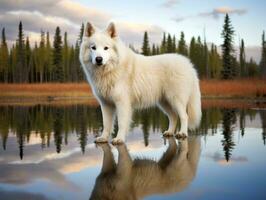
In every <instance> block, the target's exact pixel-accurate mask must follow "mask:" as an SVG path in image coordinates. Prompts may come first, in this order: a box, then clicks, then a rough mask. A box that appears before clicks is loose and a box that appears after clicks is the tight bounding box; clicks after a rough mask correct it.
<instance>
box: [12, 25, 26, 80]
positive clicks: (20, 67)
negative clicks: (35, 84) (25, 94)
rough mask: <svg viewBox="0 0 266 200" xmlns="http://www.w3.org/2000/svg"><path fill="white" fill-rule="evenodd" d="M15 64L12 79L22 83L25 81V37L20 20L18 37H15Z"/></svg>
mask: <svg viewBox="0 0 266 200" xmlns="http://www.w3.org/2000/svg"><path fill="white" fill-rule="evenodd" d="M16 52H17V64H16V70H15V72H14V73H15V77H14V80H15V81H16V82H19V83H22V82H26V77H27V71H26V69H25V39H24V33H23V26H22V22H21V21H20V22H19V28H18V39H17V51H16Z"/></svg>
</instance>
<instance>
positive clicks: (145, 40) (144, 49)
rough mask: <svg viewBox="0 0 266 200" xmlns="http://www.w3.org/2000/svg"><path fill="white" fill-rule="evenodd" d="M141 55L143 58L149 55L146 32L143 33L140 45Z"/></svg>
mask: <svg viewBox="0 0 266 200" xmlns="http://www.w3.org/2000/svg"><path fill="white" fill-rule="evenodd" d="M141 50H142V54H143V55H145V56H148V55H150V54H151V50H150V44H149V37H148V33H147V31H145V32H144V37H143V43H142V48H141Z"/></svg>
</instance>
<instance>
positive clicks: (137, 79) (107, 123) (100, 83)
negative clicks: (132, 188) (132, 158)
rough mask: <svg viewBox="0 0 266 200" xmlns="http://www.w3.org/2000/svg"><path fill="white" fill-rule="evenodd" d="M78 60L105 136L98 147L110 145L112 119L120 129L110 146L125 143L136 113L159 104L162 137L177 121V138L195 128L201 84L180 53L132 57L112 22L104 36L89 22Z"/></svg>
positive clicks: (199, 114) (197, 121) (133, 54)
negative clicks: (165, 127) (165, 120)
mask: <svg viewBox="0 0 266 200" xmlns="http://www.w3.org/2000/svg"><path fill="white" fill-rule="evenodd" d="M80 61H81V63H82V68H83V71H84V73H85V75H86V78H87V80H88V82H89V83H90V85H91V87H92V90H93V93H94V95H95V96H96V98H97V99H98V101H99V103H100V105H101V110H102V115H103V125H104V129H103V133H102V135H101V136H100V137H98V138H96V142H107V141H108V138H109V135H110V133H111V132H112V128H113V122H114V118H115V115H117V118H118V127H119V130H118V134H117V136H116V138H114V139H113V140H112V142H113V143H115V144H117V143H122V142H124V141H125V136H126V134H127V133H128V131H129V127H130V121H131V116H132V112H133V109H135V108H138V109H141V108H148V107H151V106H154V105H158V106H159V107H160V108H161V109H162V111H163V112H164V113H165V114H166V115H167V116H168V118H169V128H168V130H166V131H165V132H164V135H173V134H174V133H175V131H176V125H177V121H178V116H179V119H180V123H181V127H180V130H179V131H178V133H177V134H178V135H179V136H183V137H186V136H187V132H188V128H191V129H193V128H195V127H197V126H198V125H199V123H200V120H201V94H200V88H199V80H198V77H197V73H196V70H195V69H194V68H193V65H192V64H191V62H190V61H189V59H188V58H186V57H184V56H181V55H178V54H163V55H157V56H143V55H140V54H136V53H134V52H133V51H132V50H131V49H129V48H128V47H126V46H125V44H124V43H123V42H122V41H121V40H120V39H119V37H118V35H117V31H116V28H115V25H114V24H113V23H111V24H110V25H109V26H108V28H107V29H106V30H104V31H100V30H98V29H97V28H96V27H94V26H93V25H92V24H90V23H88V24H87V26H86V28H85V32H84V36H83V40H82V43H81V48H80Z"/></svg>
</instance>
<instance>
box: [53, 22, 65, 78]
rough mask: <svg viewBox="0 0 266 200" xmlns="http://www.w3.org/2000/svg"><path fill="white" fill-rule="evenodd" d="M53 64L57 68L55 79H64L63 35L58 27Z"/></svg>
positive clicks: (55, 36)
mask: <svg viewBox="0 0 266 200" xmlns="http://www.w3.org/2000/svg"><path fill="white" fill-rule="evenodd" d="M53 65H54V68H55V81H56V82H63V81H64V70H63V64H62V37H61V34H60V28H59V27H56V29H55V35H54V45H53Z"/></svg>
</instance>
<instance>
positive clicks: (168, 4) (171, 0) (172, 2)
mask: <svg viewBox="0 0 266 200" xmlns="http://www.w3.org/2000/svg"><path fill="white" fill-rule="evenodd" d="M178 2H179V0H166V1H165V2H164V3H163V4H161V6H162V7H165V8H172V7H173V6H175V5H176V4H178Z"/></svg>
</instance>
